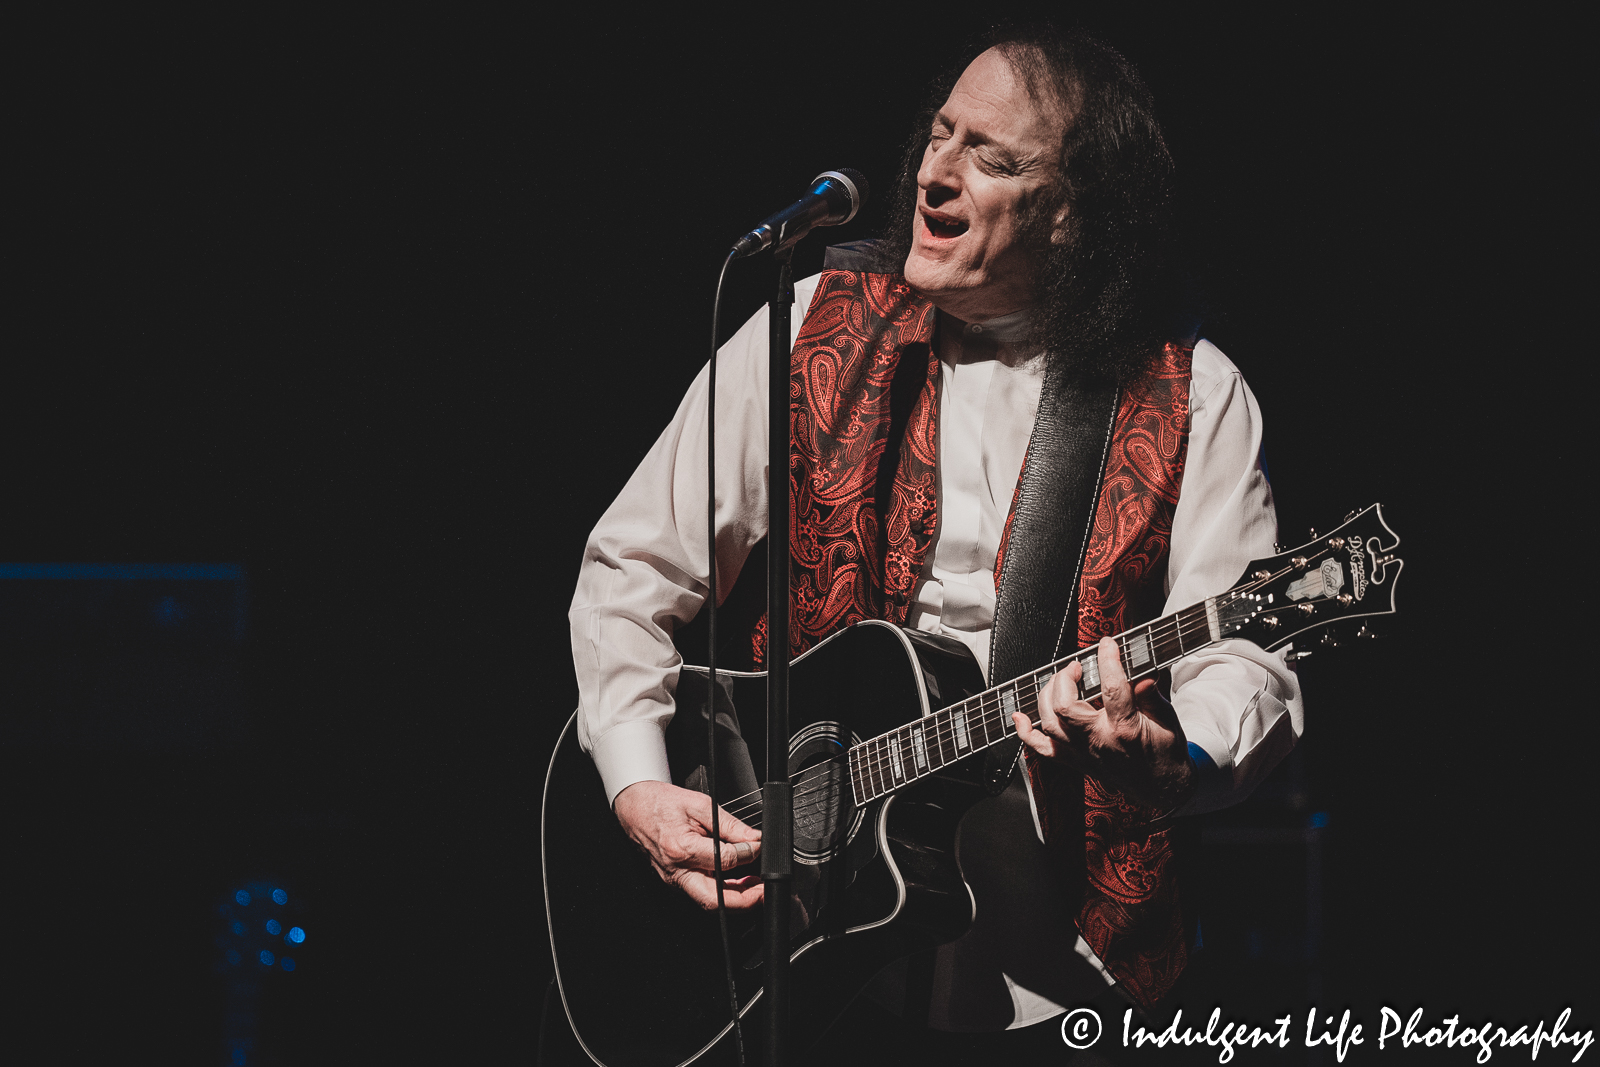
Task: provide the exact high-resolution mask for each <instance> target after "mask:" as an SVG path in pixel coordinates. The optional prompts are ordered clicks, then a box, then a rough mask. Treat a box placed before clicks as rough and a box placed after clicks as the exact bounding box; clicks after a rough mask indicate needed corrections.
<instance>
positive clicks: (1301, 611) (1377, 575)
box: [1216, 504, 1404, 649]
mask: <svg viewBox="0 0 1600 1067" xmlns="http://www.w3.org/2000/svg"><path fill="white" fill-rule="evenodd" d="M1399 544H1400V537H1399V535H1398V534H1396V533H1395V532H1394V531H1393V530H1391V529H1390V528H1389V524H1388V523H1386V522H1384V521H1383V506H1382V505H1381V504H1373V505H1372V506H1371V507H1368V508H1366V509H1364V510H1362V511H1358V512H1352V513H1351V514H1349V515H1347V516H1345V520H1344V524H1343V525H1342V526H1340V527H1339V528H1338V529H1336V530H1334V531H1332V532H1331V533H1327V534H1323V535H1321V536H1314V537H1313V538H1312V540H1310V541H1307V542H1306V543H1305V544H1303V545H1301V546H1300V547H1299V548H1294V549H1290V550H1289V551H1287V552H1280V553H1279V554H1278V555H1276V556H1268V557H1267V558H1266V559H1258V560H1255V561H1253V562H1252V563H1251V564H1250V566H1249V568H1248V569H1247V570H1246V571H1245V573H1244V575H1243V576H1242V577H1241V578H1240V579H1239V581H1238V582H1237V583H1235V585H1234V587H1233V588H1232V589H1230V590H1228V592H1226V593H1224V594H1222V595H1221V596H1219V597H1217V598H1216V611H1217V623H1218V628H1219V629H1220V631H1221V633H1222V635H1223V636H1224V637H1244V638H1248V639H1249V640H1251V641H1254V642H1255V643H1256V644H1258V645H1260V646H1261V647H1262V648H1266V649H1273V648H1277V647H1278V646H1280V645H1282V644H1285V643H1286V642H1288V641H1289V640H1290V639H1291V638H1294V637H1298V636H1300V635H1301V634H1304V633H1305V632H1306V631H1308V630H1320V629H1323V628H1325V627H1328V626H1332V625H1335V624H1338V623H1342V622H1346V621H1349V620H1351V619H1363V618H1368V617H1371V616H1373V615H1392V614H1393V613H1394V611H1395V599H1394V593H1395V585H1396V583H1397V582H1398V580H1399V578H1400V570H1401V568H1402V567H1403V566H1404V561H1403V560H1401V559H1400V558H1399V557H1398V556H1396V555H1395V554H1394V550H1395V549H1396V548H1397V547H1398V546H1399ZM1361 631H1362V635H1364V634H1365V631H1366V625H1365V624H1362V627H1361ZM1325 640H1329V638H1325Z"/></svg>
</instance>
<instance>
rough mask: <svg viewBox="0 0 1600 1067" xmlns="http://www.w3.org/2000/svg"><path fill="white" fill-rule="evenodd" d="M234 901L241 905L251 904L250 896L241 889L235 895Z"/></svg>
mask: <svg viewBox="0 0 1600 1067" xmlns="http://www.w3.org/2000/svg"><path fill="white" fill-rule="evenodd" d="M233 899H234V900H237V901H238V902H239V903H240V904H245V905H248V904H249V903H250V894H249V893H246V892H245V891H244V890H243V889H241V890H239V891H238V892H237V893H235V894H234V895H233Z"/></svg>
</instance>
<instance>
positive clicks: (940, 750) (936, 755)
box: [922, 711, 950, 770]
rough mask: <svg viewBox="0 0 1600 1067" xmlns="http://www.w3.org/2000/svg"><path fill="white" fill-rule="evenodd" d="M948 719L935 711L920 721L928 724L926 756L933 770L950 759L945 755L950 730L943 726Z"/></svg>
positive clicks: (942, 713) (943, 714) (940, 712)
mask: <svg viewBox="0 0 1600 1067" xmlns="http://www.w3.org/2000/svg"><path fill="white" fill-rule="evenodd" d="M948 718H949V716H948V715H947V714H945V713H944V712H942V711H936V712H934V713H933V714H932V715H929V716H928V717H927V718H926V719H923V720H922V721H923V722H925V723H927V724H928V729H927V735H928V756H929V759H930V760H931V761H932V763H933V766H934V769H935V770H937V769H938V768H940V767H943V766H944V765H945V764H947V763H949V762H950V757H948V756H946V755H945V749H946V747H947V745H948V734H949V733H950V728H949V727H948V726H946V725H945V721H946V720H947V719H948Z"/></svg>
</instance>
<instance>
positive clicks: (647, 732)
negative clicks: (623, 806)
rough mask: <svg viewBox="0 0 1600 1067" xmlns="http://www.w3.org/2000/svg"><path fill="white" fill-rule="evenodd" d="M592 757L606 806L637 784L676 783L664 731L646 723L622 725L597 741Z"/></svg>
mask: <svg viewBox="0 0 1600 1067" xmlns="http://www.w3.org/2000/svg"><path fill="white" fill-rule="evenodd" d="M589 755H590V756H591V757H593V758H594V765H595V769H596V770H598V771H599V772H600V781H601V783H602V784H604V785H605V787H606V803H607V804H611V803H614V802H615V801H616V799H617V794H618V793H620V792H622V791H623V790H624V789H626V788H628V787H629V786H630V785H632V784H633V783H634V782H667V783H669V784H670V783H671V781H672V768H671V767H669V766H668V765H667V739H666V735H664V734H663V733H662V732H661V727H660V726H658V725H656V724H655V723H654V722H653V721H651V720H648V719H645V720H640V721H637V722H623V723H618V724H617V725H615V726H613V727H612V728H611V729H609V730H607V731H606V732H605V733H603V734H601V735H600V736H599V737H597V738H595V740H594V745H593V747H592V748H591V749H590V750H589Z"/></svg>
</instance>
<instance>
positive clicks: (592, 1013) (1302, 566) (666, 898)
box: [543, 504, 1402, 1067]
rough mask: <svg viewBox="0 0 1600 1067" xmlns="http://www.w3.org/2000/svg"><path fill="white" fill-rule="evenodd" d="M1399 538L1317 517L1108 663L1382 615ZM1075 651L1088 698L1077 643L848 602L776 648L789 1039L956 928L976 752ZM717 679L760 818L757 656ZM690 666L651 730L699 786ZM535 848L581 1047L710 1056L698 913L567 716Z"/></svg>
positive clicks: (606, 1056)
mask: <svg viewBox="0 0 1600 1067" xmlns="http://www.w3.org/2000/svg"><path fill="white" fill-rule="evenodd" d="M1398 544H1399V538H1398V537H1397V536H1396V535H1395V534H1394V532H1393V531H1392V530H1391V529H1390V528H1389V527H1388V525H1387V524H1386V523H1385V522H1384V521H1383V515H1382V511H1381V508H1380V507H1379V505H1376V504H1374V505H1372V506H1371V507H1369V508H1367V509H1365V510H1364V511H1361V512H1359V513H1353V514H1352V515H1350V516H1347V517H1346V520H1345V522H1344V524H1343V525H1342V526H1340V527H1339V528H1338V529H1337V530H1334V531H1333V532H1332V533H1331V534H1328V535H1326V536H1324V537H1319V538H1315V539H1314V540H1312V541H1311V542H1309V543H1308V544H1306V545H1303V546H1301V547H1300V548H1297V549H1294V550H1292V551H1289V552H1284V553H1281V554H1279V555H1276V556H1271V557H1269V558H1267V559H1262V560H1256V561H1255V562H1253V563H1251V565H1250V567H1249V569H1248V570H1247V571H1246V572H1245V574H1244V575H1243V576H1242V577H1241V578H1240V580H1239V581H1238V583H1237V584H1236V585H1235V586H1234V587H1233V588H1232V589H1230V590H1228V591H1227V592H1226V593H1222V594H1220V595H1218V596H1214V597H1208V598H1206V599H1205V600H1204V601H1202V602H1201V603H1199V604H1195V605H1193V606H1192V607H1188V608H1185V609H1184V610H1182V611H1178V612H1175V613H1173V614H1171V615H1167V616H1165V617H1163V618H1160V619H1157V620H1155V621H1154V622H1150V623H1148V624H1145V625H1142V626H1136V627H1134V628H1133V629H1131V630H1129V631H1127V632H1126V633H1123V634H1121V635H1120V636H1119V637H1118V638H1117V643H1118V645H1119V646H1120V648H1121V652H1122V665H1123V668H1124V670H1125V671H1126V672H1127V675H1128V677H1129V678H1130V679H1133V680H1137V679H1140V678H1144V677H1148V676H1150V675H1152V674H1155V673H1156V672H1157V671H1160V670H1162V669H1163V668H1165V667H1167V666H1169V665H1170V664H1172V663H1173V661H1175V660H1177V659H1178V658H1180V657H1182V656H1185V655H1188V654H1189V653H1192V652H1195V651H1198V650H1199V649H1202V648H1204V647H1206V646H1207V645H1210V644H1212V643H1214V642H1217V641H1221V640H1223V639H1225V638H1245V639H1248V640H1252V641H1255V642H1256V643H1257V644H1259V645H1261V646H1262V647H1263V648H1267V649H1273V648H1277V647H1279V646H1282V645H1284V644H1285V643H1287V642H1288V641H1290V640H1291V639H1293V638H1296V637H1299V636H1300V635H1302V634H1305V633H1307V631H1311V630H1318V629H1324V628H1326V627H1328V626H1330V625H1332V624H1336V623H1345V622H1351V621H1352V620H1360V619H1364V618H1366V617H1369V616H1374V615H1386V614H1390V613H1392V612H1393V611H1394V610H1395V600H1394V592H1395V584H1396V581H1397V580H1398V577H1399V573H1400V570H1401V567H1402V562H1401V560H1399V559H1398V558H1396V556H1395V555H1394V549H1395V548H1396V547H1397V546H1398ZM1361 628H1362V629H1363V630H1365V623H1362V624H1361ZM1074 659H1075V660H1077V661H1078V663H1079V664H1081V665H1082V668H1083V679H1084V685H1083V690H1084V696H1085V699H1091V700H1092V699H1094V697H1096V696H1097V695H1098V693H1099V691H1100V683H1099V663H1098V659H1097V650H1096V649H1095V648H1089V649H1085V650H1083V651H1080V652H1077V653H1074V654H1073V655H1072V656H1068V657H1066V658H1063V659H1060V660H1057V661H1056V662H1054V663H1049V664H1046V665H1044V666H1042V667H1040V668H1039V669H1038V670H1035V671H1033V672H1031V673H1029V674H1025V675H1023V676H1022V677H1020V678H1014V679H1012V680H1010V681H1008V682H1006V683H1005V684H1004V685H999V686H995V687H985V685H984V682H983V678H982V676H981V675H980V673H979V671H978V667H977V664H976V663H975V662H974V661H973V659H972V657H971V655H970V654H969V653H968V652H967V650H966V648H965V647H964V646H962V645H961V644H960V643H959V642H956V641H954V640H952V639H949V638H943V637H937V636H932V635H929V634H925V633H920V632H918V631H915V630H907V629H903V628H901V627H898V626H894V625H891V624H889V623H882V622H864V623H859V624H857V625H855V626H853V627H850V628H849V629H846V630H843V631H841V632H839V633H837V634H835V635H833V636H832V637H830V638H828V639H827V640H826V641H823V642H821V643H820V644H818V645H817V646H816V647H814V648H812V649H811V650H810V651H808V652H806V653H805V654H804V655H802V656H800V657H798V658H797V659H796V660H794V662H793V664H792V667H791V672H790V677H789V685H790V698H789V699H790V719H791V723H792V724H793V725H794V727H795V733H794V735H793V736H792V737H791V738H790V740H789V760H790V771H791V774H792V775H793V777H794V809H795V830H794V859H795V867H794V898H793V899H792V900H791V901H790V907H791V909H792V916H791V920H790V928H791V930H792V931H794V940H793V947H792V955H791V958H792V960H793V963H792V970H791V982H792V989H793V1003H792V1016H791V1018H792V1020H793V1022H792V1024H791V1025H792V1031H793V1033H794V1034H795V1035H796V1036H797V1037H799V1038H807V1039H814V1038H815V1037H816V1036H818V1035H820V1034H821V1033H822V1031H823V1030H825V1029H826V1028H827V1027H828V1026H829V1025H830V1024H831V1023H832V1022H833V1021H834V1019H836V1018H837V1017H838V1015H839V1013H840V1012H842V1011H843V1010H844V1008H845V1007H846V1006H847V1005H848V1003H849V1002H850V1000H851V999H853V998H854V997H855V995H856V994H857V993H858V992H859V991H860V990H861V988H862V987H863V986H864V985H865V984H866V982H867V981H868V980H869V979H871V978H872V977H873V975H875V974H876V973H877V972H878V971H879V970H880V969H882V968H883V967H884V966H886V965H887V964H889V963H890V962H892V961H894V960H896V959H899V958H901V957H903V956H907V955H910V954H912V953H915V952H919V951H921V950H923V949H925V948H928V947H931V946H933V945H937V944H942V943H945V942H947V941H952V940H954V939H956V938H957V937H960V936H961V935H962V934H963V933H964V932H965V931H966V929H967V927H968V925H969V924H970V923H971V921H972V917H973V907H974V904H973V898H972V895H971V893H970V891H969V890H968V888H967V886H966V884H965V883H964V882H963V881H962V878H961V872H960V871H959V870H958V869H957V866H956V861H955V849H954V840H955V831H956V824H957V822H958V821H959V819H960V817H961V815H962V813H963V812H964V811H965V810H966V809H967V808H968V807H969V806H970V805H971V804H972V803H974V802H975V801H976V800H977V799H979V798H980V797H982V796H983V795H985V793H984V791H983V789H982V788H981V786H980V784H979V777H980V776H979V774H978V767H979V765H980V764H981V763H982V757H981V756H979V755H978V754H979V753H982V752H983V751H984V750H985V749H988V748H989V747H990V746H993V745H996V744H998V743H999V742H1001V741H1003V740H1006V739H1007V738H1012V737H1015V729H1014V727H1013V725H1012V722H1011V713H1012V712H1013V711H1020V712H1022V713H1023V714H1025V715H1028V716H1029V717H1030V718H1032V719H1034V721H1035V722H1037V698H1038V693H1039V689H1040V687H1041V686H1043V685H1044V684H1045V682H1046V681H1048V680H1049V678H1050V677H1051V676H1052V675H1054V674H1055V672H1056V671H1059V670H1061V669H1062V668H1063V667H1065V666H1066V665H1067V663H1069V662H1070V661H1071V660H1074ZM719 683H720V684H719V692H718V694H717V699H716V701H715V703H716V706H717V711H716V715H717V725H716V736H717V738H718V740H717V744H718V746H719V752H718V764H717V765H718V779H719V781H718V793H719V794H720V796H719V797H718V799H719V801H720V802H721V803H722V805H723V807H724V808H726V809H727V810H728V811H730V812H732V813H733V814H734V815H737V816H738V817H739V818H741V819H743V820H744V821H745V822H747V823H749V824H751V825H752V826H756V827H759V826H760V825H761V812H760V792H759V785H758V783H757V781H756V777H755V774H754V772H753V770H752V765H751V761H750V759H749V751H750V750H754V751H756V752H764V751H765V747H766V746H765V741H764V738H763V737H762V736H761V734H760V730H761V727H762V724H763V723H764V706H765V675H763V674H759V673H737V674H732V675H727V674H722V673H720V672H719ZM707 684H708V679H707V675H706V672H705V671H704V670H703V669H700V668H693V667H685V668H684V669H683V672H682V674H681V676H680V680H679V683H678V708H679V710H678V713H677V715H676V716H675V718H674V722H673V727H672V728H670V729H669V730H668V737H667V744H668V758H669V761H670V763H671V765H672V769H673V775H674V780H675V781H676V782H677V783H678V784H680V785H684V786H687V787H688V788H699V789H702V790H703V789H704V784H705V772H704V764H705V762H706V760H705V751H704V749H705V739H706V737H707V733H708V731H707V729H706V722H705V704H706V701H705V695H706V687H707ZM735 706H737V707H739V708H741V709H744V714H743V715H742V716H741V715H736V714H735V712H734V707H735ZM973 757H978V758H976V759H975V758H973ZM543 850H544V856H543V860H544V887H545V907H546V912H547V915H548V918H549V923H550V945H551V950H552V952H553V953H554V956H555V964H556V975H557V978H558V979H559V982H560V988H561V999H562V1002H563V1004H564V1005H565V1008H566V1012H567V1017H568V1019H569V1020H570V1021H571V1023H572V1028H573V1031H574V1032H575V1033H576V1034H577V1036H578V1040H579V1042H580V1043H581V1044H582V1045H583V1047H584V1049H585V1050H586V1051H587V1052H588V1054H589V1055H590V1056H591V1057H592V1058H593V1059H594V1061H595V1062H596V1063H599V1064H602V1065H603V1067H672V1065H678V1064H687V1063H691V1062H694V1061H696V1060H700V1059H701V1058H702V1057H706V1056H707V1054H708V1053H713V1056H712V1058H718V1057H721V1056H727V1055H728V1054H729V1052H730V1050H731V1046H732V1045H733V1042H732V1040H731V1039H727V1038H728V1035H729V1033H730V1031H731V1029H732V1022H731V1020H730V1019H729V1017H728V995H727V981H726V977H725V974H724V970H723V962H722V947H721V940H720V937H719V934H718V929H717V919H716V916H715V914H714V913H708V912H705V911H702V910H701V909H700V908H699V907H697V906H696V905H695V904H694V903H693V902H691V901H690V900H689V898H688V897H687V896H685V895H684V894H683V893H682V892H680V891H679V890H677V889H675V888H673V887H670V886H668V885H666V884H665V883H663V882H662V881H661V880H660V878H659V877H657V875H656V873H655V871H654V870H653V869H652V868H651V866H650V864H649V862H648V861H647V860H646V858H645V856H644V854H643V853H642V852H640V851H639V849H638V848H637V847H636V846H635V845H634V844H633V842H632V841H630V840H629V839H628V838H627V836H626V835H625V834H624V833H623V831H622V829H621V827H620V826H619V825H618V823H617V820H616V817H615V816H614V815H613V814H612V813H611V811H610V809H609V807H608V806H607V804H606V799H605V792H604V790H603V789H602V787H601V784H600V776H599V774H598V773H596V771H595V768H594V764H593V763H592V762H591V761H590V760H589V758H588V756H586V755H585V754H584V753H583V751H582V750H581V749H580V748H579V747H578V742H577V730H576V726H575V722H574V721H572V720H569V721H568V723H567V726H566V729H565V730H564V731H563V732H562V735H561V740H560V742H559V743H558V745H557V748H556V752H555V755H554V757H552V759H551V761H550V770H549V774H548V776H547V778H546V780H545V793H544V813H543ZM737 873H741V874H742V873H746V872H744V871H743V870H741V871H739V872H737ZM763 906H765V905H763ZM729 917H730V924H731V929H732V931H733V951H734V967H735V971H736V976H735V984H736V986H737V990H738V998H739V1003H740V1004H741V1006H742V1015H743V1019H744V1028H745V1032H746V1040H747V1042H749V1041H751V1040H756V1041H759V1036H758V1035H755V1034H754V1030H755V1028H757V1027H759V1026H760V1025H761V1020H762V1018H763V1015H764V1013H762V1012H759V1011H751V1010H750V1009H751V1007H752V1005H754V1004H755V1003H756V1001H757V1000H759V999H760V995H761V983H762V977H763V963H764V961H763V958H762V955H763V953H762V947H763V946H762V931H763V924H762V921H761V914H760V908H755V909H750V910H749V911H745V912H730V913H729ZM725 1039H727V1040H725ZM753 1047H757V1048H759V1047H760V1045H759V1044H756V1045H754V1046H753ZM730 1058H731V1057H730Z"/></svg>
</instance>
